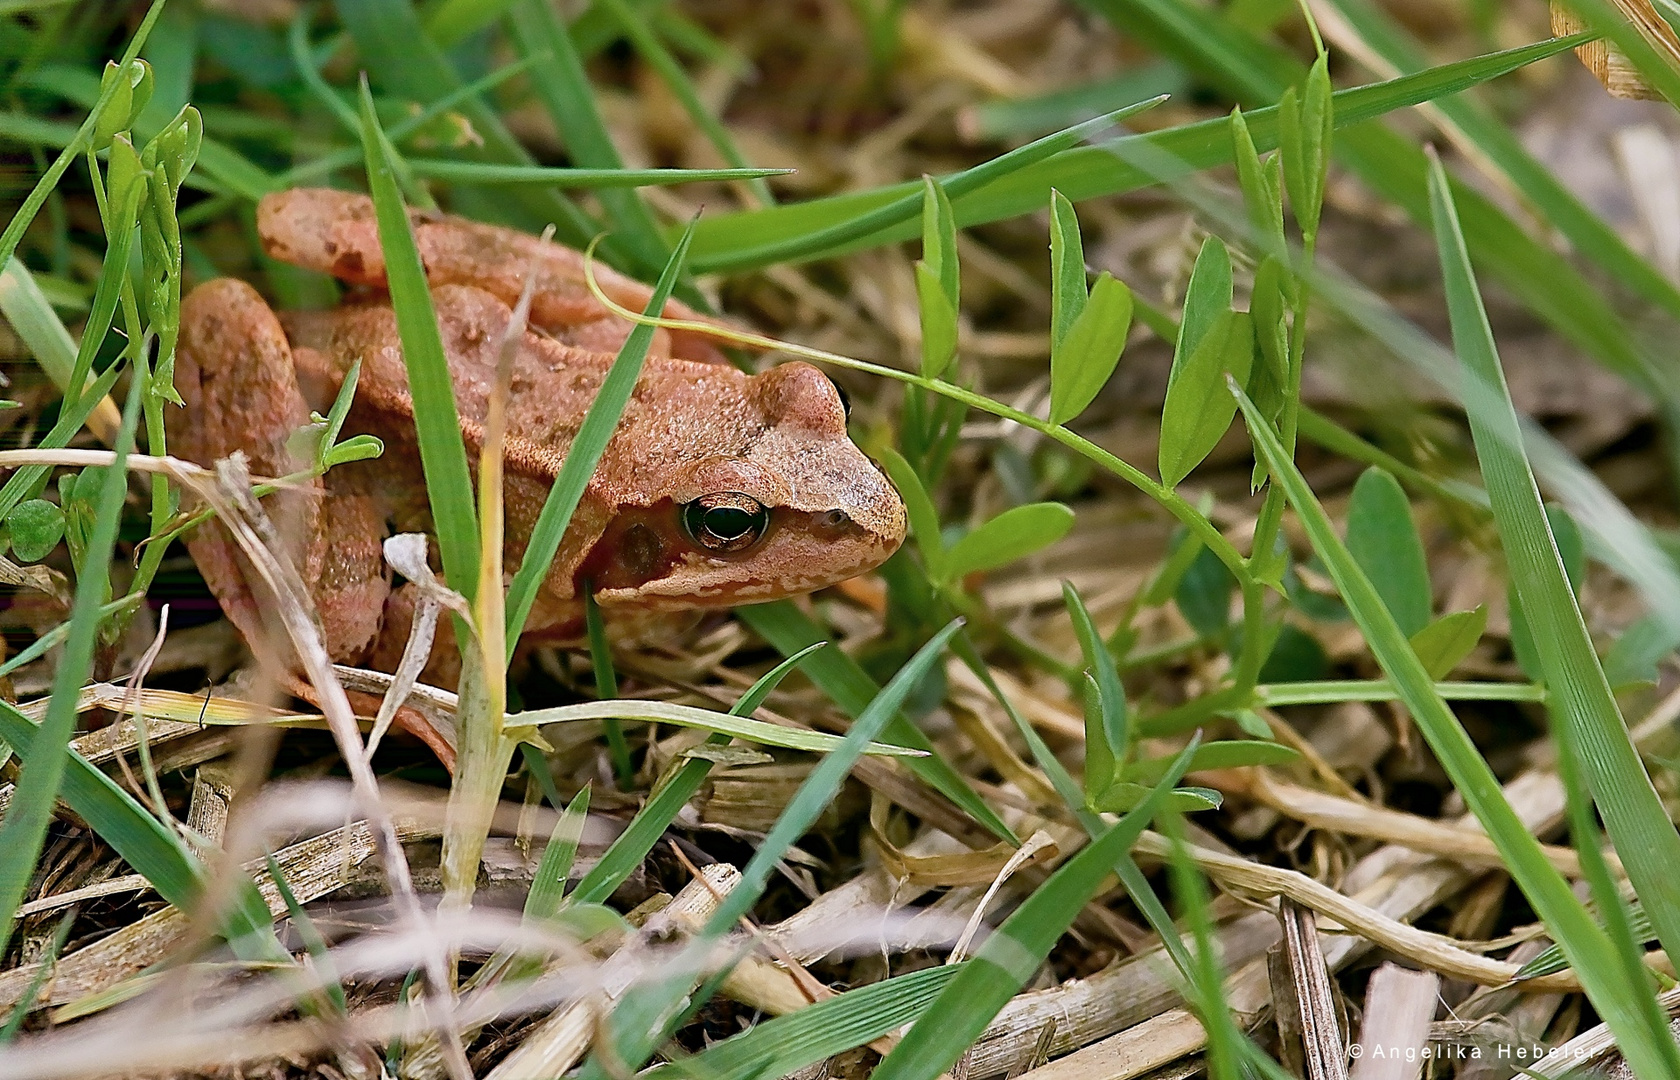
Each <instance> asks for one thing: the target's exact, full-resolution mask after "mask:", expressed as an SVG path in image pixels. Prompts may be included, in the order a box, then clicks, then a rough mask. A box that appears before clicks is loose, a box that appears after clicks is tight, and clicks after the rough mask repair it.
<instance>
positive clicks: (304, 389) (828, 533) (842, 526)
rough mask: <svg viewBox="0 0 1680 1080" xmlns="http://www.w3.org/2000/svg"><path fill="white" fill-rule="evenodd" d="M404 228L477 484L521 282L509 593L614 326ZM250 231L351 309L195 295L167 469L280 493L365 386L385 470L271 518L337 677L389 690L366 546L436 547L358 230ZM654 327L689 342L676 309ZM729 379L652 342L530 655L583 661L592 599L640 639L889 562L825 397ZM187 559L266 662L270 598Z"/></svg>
mask: <svg viewBox="0 0 1680 1080" xmlns="http://www.w3.org/2000/svg"><path fill="white" fill-rule="evenodd" d="M410 217H411V222H412V226H413V230H414V237H415V240H416V242H417V244H418V246H419V251H420V258H421V260H422V262H423V263H424V265H425V270H426V275H427V278H428V280H429V282H430V285H431V290H432V303H433V305H434V306H435V308H436V311H437V321H438V328H439V330H440V331H441V332H442V337H443V346H444V350H445V352H446V353H447V354H448V358H449V367H450V370H451V373H452V374H453V376H454V384H455V402H456V408H457V410H458V411H459V414H460V422H461V432H462V435H463V436H464V437H465V439H466V442H467V446H468V457H469V460H471V461H472V462H473V464H474V468H476V465H477V458H478V451H479V449H480V446H481V444H482V439H483V424H484V420H485V411H486V405H487V402H488V399H489V395H490V394H491V392H492V391H493V389H494V385H495V373H496V363H497V357H498V352H499V348H500V343H501V340H502V337H503V334H504V331H505V330H506V328H507V326H508V321H509V316H510V312H511V308H512V305H513V304H514V303H515V302H516V301H517V299H518V296H519V293H520V290H521V289H522V287H523V285H524V283H525V279H526V276H527V275H528V274H534V275H535V276H536V293H535V299H534V302H533V304H532V308H531V319H530V328H529V330H528V331H527V332H526V333H525V335H524V337H523V339H522V340H521V341H520V343H519V346H518V353H517V357H516V359H515V360H514V365H513V384H512V393H511V397H510V399H509V402H508V412H507V416H508V429H507V430H508V438H507V443H506V451H505V461H506V483H505V506H506V521H507V532H506V535H507V548H506V560H507V566H508V567H509V570H510V571H511V569H512V568H513V567H516V566H518V565H519V560H520V558H521V556H522V555H523V554H524V552H525V547H526V542H527V539H528V537H529V535H530V531H531V528H532V526H533V525H534V524H535V522H536V519H537V514H538V512H539V511H540V510H541V509H542V505H543V501H544V499H545V498H546V497H547V495H548V489H549V486H550V484H551V482H552V481H553V479H554V475H555V472H556V470H557V469H558V468H559V467H560V463H561V461H562V460H563V459H564V458H565V456H566V450H567V448H568V447H569V446H570V445H571V442H572V438H573V436H574V435H576V433H577V430H578V427H579V425H580V424H581V423H582V421H583V417H584V413H585V411H586V410H587V409H588V408H589V405H590V403H591V401H593V399H594V397H595V392H596V389H597V388H598V387H599V386H600V384H601V380H602V379H603V378H604V377H605V375H606V373H607V369H608V367H609V366H610V365H611V363H612V361H613V354H614V351H615V350H616V349H617V348H618V345H619V344H620V343H621V342H622V341H623V339H624V337H625V335H626V334H627V333H628V331H629V329H630V324H629V323H628V322H627V321H626V320H623V319H621V318H619V317H617V316H615V315H613V314H612V313H611V312H609V311H608V310H607V309H606V308H604V307H603V306H602V305H601V304H600V303H599V302H598V301H596V300H595V298H594V297H593V295H592V294H591V293H590V292H589V290H588V288H587V286H586V283H585V278H584V274H583V259H582V256H580V255H579V254H578V253H577V252H575V251H571V250H569V249H567V248H563V247H559V246H557V245H554V244H551V243H544V242H542V241H540V240H538V239H536V238H535V237H531V236H527V235H524V234H522V233H517V232H513V231H511V230H508V229H504V228H498V227H495V226H490V225H481V224H477V223H474V222H470V221H465V220H462V219H460V218H455V217H447V216H443V215H439V214H432V213H423V212H412V211H411V214H410ZM257 227H258V231H259V233H260V234H261V237H262V242H263V246H264V247H265V249H266V250H267V251H268V253H269V254H270V255H272V256H274V257H276V258H278V259H283V260H285V261H287V262H292V263H296V264H298V265H300V266H305V267H309V268H311V269H316V270H322V271H326V272H328V273H331V274H333V275H335V276H337V277H339V278H341V279H343V280H344V281H346V282H348V283H350V284H351V285H352V286H354V287H355V288H354V289H353V290H352V293H351V296H350V299H349V300H347V302H346V303H344V304H343V305H341V306H340V307H338V308H336V309H334V310H330V311H310V312H286V313H280V314H276V313H275V312H274V311H272V310H270V308H269V306H268V304H267V303H265V302H264V301H263V299H262V297H260V296H259V295H258V294H257V292H256V290H254V289H252V288H251V286H249V285H247V284H245V283H244V282H242V281H236V280H231V279H223V280H218V281H212V282H209V283H208V284H205V285H203V286H201V287H199V288H198V289H196V290H195V291H194V292H193V293H192V294H191V295H190V296H188V297H187V299H186V301H185V303H184V304H183V305H182V312H181V338H180V347H179V355H178V359H177V361H176V368H175V378H176V386H177V388H178V390H179V391H180V394H181V397H182V398H183V400H184V401H185V403H186V407H185V408H184V409H172V410H170V415H169V424H168V426H169V445H170V449H171V450H172V451H173V452H175V453H177V454H179V455H181V456H183V457H187V458H190V459H192V460H194V461H197V462H200V463H202V464H210V463H212V462H213V461H214V460H216V459H217V458H221V457H225V456H227V455H229V454H231V453H233V452H234V451H236V450H243V451H244V452H245V453H246V454H247V455H248V456H249V458H250V466H251V471H252V472H253V473H254V474H258V475H266V476H283V475H285V474H287V473H290V472H293V471H295V470H297V469H298V468H299V467H300V463H299V462H298V461H296V460H294V459H293V454H292V450H291V447H293V446H295V445H296V442H295V440H294V438H293V433H294V432H296V431H297V430H298V429H299V428H300V427H302V426H304V425H307V424H308V423H309V420H310V412H311V410H314V411H318V412H322V413H325V412H326V411H327V410H328V408H329V407H330V406H331V404H332V402H333V400H334V397H335V396H336V394H337V392H338V390H339V387H340V385H341V384H342V381H343V379H344V375H345V373H346V372H347V371H348V370H349V369H350V367H351V365H352V364H354V363H355V362H357V361H360V362H361V365H362V367H361V376H360V382H359V384H358V386H357V389H356V394H355V403H354V405H353V406H352V408H351V410H350V414H349V419H348V421H347V423H346V424H345V427H344V435H345V436H349V435H353V434H356V433H361V432H366V433H369V434H372V435H376V436H378V437H379V438H380V439H382V440H384V443H385V452H384V455H383V456H382V457H379V458H376V459H373V460H369V461H363V462H355V463H350V464H347V465H341V466H338V467H336V468H334V469H332V470H330V471H329V472H328V473H327V475H326V476H325V477H324V478H322V479H320V480H317V481H315V482H314V484H313V485H312V486H310V487H309V488H306V489H304V490H290V491H285V492H281V493H280V494H278V495H276V496H274V497H272V498H271V499H270V500H269V501H268V503H267V505H268V508H269V513H270V514H271V515H272V516H273V517H274V519H275V520H276V522H277V523H278V524H279V525H280V526H281V527H282V529H283V530H284V532H285V534H286V535H287V537H288V542H289V543H290V544H291V545H292V550H291V551H290V554H291V556H292V558H293V559H294V560H295V561H296V564H297V566H298V568H299V570H300V571H301V572H302V574H303V577H304V580H305V581H306V582H308V583H309V585H310V587H311V589H312V591H313V593H314V599H315V601H316V604H317V607H318V610H319V612H320V619H321V628H322V630H323V633H324V636H325V641H326V646H327V650H328V652H329V653H330V654H331V655H332V657H333V659H334V660H337V661H339V662H343V663H352V664H363V665H367V666H372V667H376V668H383V669H384V670H392V669H393V668H394V666H395V663H396V660H397V658H398V657H399V656H400V655H401V651H402V647H403V643H404V641H405V639H406V634H407V629H408V624H409V622H410V614H409V613H410V612H412V604H413V602H412V598H411V597H410V595H409V590H410V589H411V588H412V586H403V587H400V588H393V586H392V583H391V578H390V574H389V572H388V570H387V569H386V566H385V564H384V561H383V559H382V557H381V548H380V545H381V542H382V541H383V540H384V539H385V538H386V537H387V536H389V535H391V534H393V533H396V532H416V531H428V530H429V527H430V511H429V509H428V502H427V498H426V493H425V485H424V482H423V480H422V476H421V468H420V456H419V452H418V448H417V446H416V441H415V431H414V417H413V409H412V402H411V399H410V397H409V388H408V378H407V374H406V372H405V368H404V366H403V358H402V349H401V345H400V341H399V338H398V334H397V323H396V316H395V313H394V311H393V310H392V307H391V303H390V298H389V296H388V295H387V294H386V293H385V292H384V286H385V262H384V257H383V255H382V253H381V250H380V245H379V235H378V229H377V226H376V223H375V219H374V211H373V204H372V202H371V201H370V200H369V199H368V198H367V197H366V196H362V195H354V194H348V193H345V192H338V191H329V190H321V189H314V190H295V191H288V192H283V193H280V194H275V195H270V196H268V197H267V198H265V199H264V200H263V201H262V203H261V205H260V206H259V207H258V211H257ZM596 275H597V280H598V281H599V283H600V285H601V286H602V288H603V290H604V291H605V293H606V294H607V295H609V296H611V297H612V298H613V299H614V301H616V302H617V303H619V304H621V305H623V306H625V307H629V308H632V309H635V310H641V309H642V307H643V306H644V305H645V304H646V303H647V301H648V297H649V290H648V289H647V287H645V286H643V285H641V284H638V283H637V282H634V281H631V280H629V279H628V278H625V277H622V276H620V275H617V274H614V273H612V272H611V271H610V270H608V269H607V268H605V267H599V268H598V269H597V270H596ZM665 311H666V314H667V315H668V316H671V317H676V318H684V319H692V318H695V317H696V316H695V315H694V313H693V312H691V311H689V310H688V309H687V308H685V307H684V306H683V305H681V304H679V303H676V302H672V303H671V304H669V305H668V306H667V307H666V309H665ZM719 360H720V357H719V356H718V354H717V353H716V350H715V349H714V348H713V347H712V346H711V345H710V344H709V343H708V341H707V339H706V338H705V337H703V336H702V335H699V334H691V333H689V334H685V333H667V332H666V331H664V330H661V331H659V332H658V334H657V335H656V336H655V340H654V344H653V349H652V351H651V352H650V353H649V356H648V360H647V364H646V367H645V368H644V370H643V373H642V376H641V379H640V381H639V382H638V383H637V385H636V389H635V392H634V395H633V396H632V397H631V399H630V404H629V406H628V407H627V408H626V409H625V411H624V416H623V419H622V420H620V421H619V425H618V429H617V431H616V433H615V434H614V435H613V438H612V441H611V443H610V444H609V445H608V447H607V450H606V454H605V456H604V457H602V459H601V463H600V466H599V467H598V468H597V469H596V472H595V476H594V479H593V480H592V481H591V482H590V484H589V488H588V490H587V492H586V493H585V494H584V496H583V501H582V502H581V504H580V505H579V506H578V508H577V512H576V514H575V515H574V516H573V518H572V522H571V526H570V528H568V529H567V531H566V534H565V538H564V540H563V541H562V543H561V545H560V551H559V554H558V555H557V556H556V557H555V559H554V563H553V568H552V570H551V571H550V573H549V575H548V579H547V581H546V582H545V583H544V584H543V587H542V589H541V592H540V594H539V596H538V598H537V602H536V606H535V608H534V609H533V610H532V612H531V617H530V621H529V623H528V624H527V633H528V634H533V635H539V636H540V637H542V638H545V639H548V640H555V641H560V640H576V639H577V638H578V637H579V634H580V629H581V625H582V596H583V589H584V583H585V582H586V581H588V582H589V583H590V584H591V585H592V587H593V588H594V590H595V596H596V599H597V600H598V601H599V603H600V604H601V607H602V610H603V612H604V613H605V614H606V615H607V617H608V618H609V619H611V620H616V621H617V622H618V623H619V624H620V625H621V626H624V625H628V626H630V627H632V628H634V627H638V626H639V627H642V628H644V629H643V630H642V631H640V634H641V636H644V637H645V636H646V629H645V628H646V627H648V626H651V625H654V624H656V623H657V622H658V621H659V618H658V617H659V616H660V615H661V613H667V612H683V611H694V610H697V609H706V608H719V607H726V606H729V605H732V604H743V603H754V602H758V601H763V600H772V599H776V598H778V597H786V596H793V595H796V594H799V593H805V592H809V591H811V590H813V589H818V588H821V587H823V586H825V585H830V584H833V583H835V582H838V581H841V580H843V579H845V578H848V577H851V576H853V575H856V574H860V573H863V572H865V571H867V570H870V569H872V568H873V567H875V566H877V565H879V564H880V563H881V562H882V560H884V559H886V557H887V556H888V555H890V554H892V552H893V550H894V549H895V548H897V547H898V545H899V542H900V541H901V540H902V539H903V537H904V524H905V518H904V507H903V504H902V503H901V502H900V501H899V498H898V494H897V492H895V491H894V490H893V488H892V486H891V485H890V484H888V483H887V481H886V479H885V478H884V477H882V475H881V473H880V472H879V471H878V470H877V469H876V468H875V466H874V465H872V464H871V463H870V462H869V460H868V459H867V458H865V457H864V455H863V454H862V453H861V452H860V451H859V450H858V449H857V447H856V446H854V445H853V444H852V443H851V441H850V440H849V439H848V438H847V436H846V410H845V406H844V404H843V401H842V398H841V397H840V394H839V393H838V391H837V390H836V388H835V386H834V384H833V383H832V382H830V381H829V379H828V378H827V376H825V375H823V374H822V372H820V371H818V370H817V369H816V368H814V367H811V366H810V365H808V364H803V363H788V364H783V365H781V366H779V367H776V368H773V369H771V370H768V371H766V372H764V373H763V374H760V375H748V374H745V373H743V372H741V371H739V370H737V369H736V368H734V367H732V366H731V365H729V364H727V363H721V362H718V361H719ZM188 547H189V548H190V550H191V552H192V554H193V557H194V558H195V559H196V560H197V562H198V565H199V568H200V569H201V570H202V571H203V573H204V577H205V580H206V581H207V582H208V583H209V585H210V588H211V590H212V591H213V592H214V593H215V595H216V597H217V599H218V600H220V602H221V604H222V607H223V609H224V610H225V611H226V612H227V614H228V616H229V618H230V619H231V620H232V621H233V622H234V624H235V625H236V626H237V627H238V628H239V629H240V630H241V632H243V633H244V634H245V635H246V636H247V638H260V637H262V635H263V627H264V620H263V616H262V606H263V603H264V601H263V600H262V599H260V598H261V597H262V592H261V588H262V587H261V586H260V585H256V584H254V583H253V578H254V575H252V574H248V573H247V572H246V566H245V563H244V561H243V558H242V557H241V556H240V555H239V554H238V552H237V550H236V549H235V547H234V545H233V542H232V540H231V539H230V538H229V537H228V535H227V534H226V533H225V532H224V531H223V529H222V528H221V527H220V526H219V525H215V524H211V525H207V526H205V527H202V528H200V529H199V530H198V531H197V533H196V535H195V536H194V537H193V538H192V539H190V540H189V541H188ZM650 616H651V617H650ZM631 632H636V631H635V630H634V629H633V630H632V631H631ZM435 666H436V665H435V664H434V667H435ZM443 677H444V678H445V679H446V680H447V678H448V676H447V674H444V675H443Z"/></svg>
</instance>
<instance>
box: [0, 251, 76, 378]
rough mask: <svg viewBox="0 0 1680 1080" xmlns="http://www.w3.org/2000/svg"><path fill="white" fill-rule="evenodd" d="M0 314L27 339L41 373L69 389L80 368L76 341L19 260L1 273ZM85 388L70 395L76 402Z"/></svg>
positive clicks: (33, 277)
mask: <svg viewBox="0 0 1680 1080" xmlns="http://www.w3.org/2000/svg"><path fill="white" fill-rule="evenodd" d="M0 314H3V315H4V316H5V317H6V321H7V322H8V323H10V324H11V326H12V329H13V330H15V331H17V335H18V337H20V338H22V339H23V343H24V345H25V346H27V347H28V349H29V352H30V354H31V355H33V356H34V357H35V362H36V363H37V364H40V365H41V370H42V371H45V372H46V373H47V375H48V377H49V378H51V379H52V381H53V382H55V383H57V384H58V388H59V390H60V391H64V390H66V389H67V388H68V387H69V385H70V373H71V371H72V370H74V369H75V366H76V342H75V339H73V338H72V337H71V336H70V331H69V330H66V329H65V328H64V321H63V320H62V319H60V318H59V317H58V312H56V311H54V310H53V309H52V305H51V304H49V303H48V302H47V298H46V296H45V295H43V294H42V292H41V287H40V286H39V285H37V284H36V283H35V275H34V274H31V273H30V272H29V268H28V267H26V266H24V265H23V263H21V262H19V261H18V260H16V259H13V260H12V261H11V262H9V263H7V264H6V265H5V268H4V270H0ZM81 389H82V387H77V388H76V390H74V391H70V393H69V394H68V396H69V397H70V398H71V399H72V400H73V399H74V398H75V397H76V394H77V392H78V391H80V390H81Z"/></svg>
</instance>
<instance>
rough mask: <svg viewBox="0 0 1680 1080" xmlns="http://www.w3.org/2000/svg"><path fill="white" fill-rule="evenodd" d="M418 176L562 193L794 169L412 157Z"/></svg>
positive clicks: (752, 177) (735, 177)
mask: <svg viewBox="0 0 1680 1080" xmlns="http://www.w3.org/2000/svg"><path fill="white" fill-rule="evenodd" d="M405 160H406V161H407V162H408V167H409V169H410V170H411V171H413V173H414V175H415V176H423V177H426V178H427V179H430V180H442V181H445V182H446V183H455V184H482V185H485V186H496V185H502V184H509V185H513V184H533V185H540V186H542V187H555V188H559V189H561V190H562V191H596V190H600V189H602V188H621V187H668V186H670V185H672V184H697V183H700V182H702V181H719V180H762V179H763V178H764V177H766V176H786V175H788V174H789V173H791V172H793V171H795V170H793V169H750V168H746V167H742V168H739V169H570V168H556V167H549V166H545V165H501V164H497V163H494V162H484V161H455V160H453V159H451V158H429V157H409V158H406V159H405Z"/></svg>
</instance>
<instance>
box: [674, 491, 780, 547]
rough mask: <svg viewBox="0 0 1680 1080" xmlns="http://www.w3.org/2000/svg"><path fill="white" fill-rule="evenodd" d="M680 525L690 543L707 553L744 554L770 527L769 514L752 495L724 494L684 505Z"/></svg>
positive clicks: (736, 492) (731, 492)
mask: <svg viewBox="0 0 1680 1080" xmlns="http://www.w3.org/2000/svg"><path fill="white" fill-rule="evenodd" d="M682 521H683V529H684V530H686V531H687V532H688V536H689V539H691V540H693V541H694V542H695V543H696V544H699V545H700V546H701V547H703V548H706V549H707V550H708V551H719V552H731V551H743V550H745V549H747V548H750V547H752V546H753V545H754V544H756V543H757V542H758V538H759V537H761V536H763V535H764V530H765V529H767V528H769V527H770V510H769V509H768V508H767V507H766V506H765V505H764V504H763V503H761V502H759V501H758V500H757V499H755V498H753V497H752V496H751V495H743V494H742V493H741V492H739V491H723V492H718V493H717V494H715V495H702V496H700V497H699V498H698V499H695V500H694V501H693V502H691V503H688V504H687V505H685V506H684V507H683V508H682Z"/></svg>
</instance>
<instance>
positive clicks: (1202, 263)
mask: <svg viewBox="0 0 1680 1080" xmlns="http://www.w3.org/2000/svg"><path fill="white" fill-rule="evenodd" d="M1231 294H1232V284H1231V253H1230V251H1228V250H1226V247H1225V241H1223V240H1221V239H1219V237H1217V236H1210V237H1208V238H1207V239H1206V240H1204V241H1202V250H1201V251H1199V252H1197V254H1196V265H1195V266H1194V267H1192V268H1191V270H1190V284H1189V286H1188V287H1187V288H1186V289H1185V291H1184V316H1183V318H1181V319H1180V320H1179V324H1178V341H1177V343H1176V344H1175V345H1174V347H1173V366H1172V374H1171V375H1170V376H1168V379H1167V385H1168V386H1169V387H1170V386H1172V384H1173V383H1175V382H1177V381H1178V375H1179V372H1180V371H1181V370H1182V369H1183V368H1184V366H1185V365H1186V364H1188V363H1189V362H1190V358H1191V357H1192V356H1194V355H1195V352H1196V347H1197V346H1198V345H1200V344H1201V343H1202V338H1204V337H1206V336H1207V334H1208V332H1209V331H1211V330H1212V329H1213V328H1214V326H1215V325H1216V324H1217V323H1218V322H1219V320H1220V319H1221V318H1222V317H1224V315H1225V313H1226V312H1228V311H1230V310H1231ZM1244 370H1247V369H1246V368H1245V369H1244Z"/></svg>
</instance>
